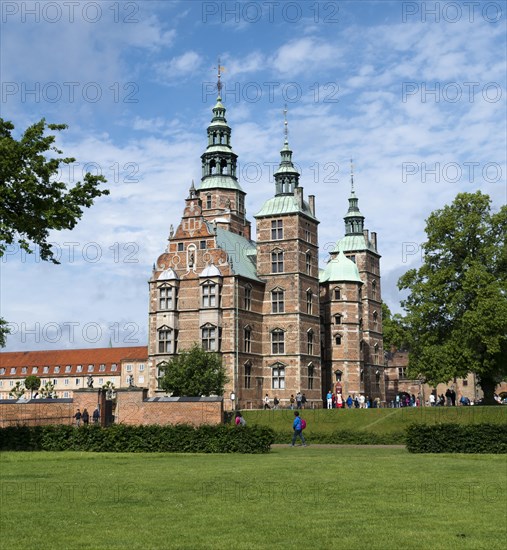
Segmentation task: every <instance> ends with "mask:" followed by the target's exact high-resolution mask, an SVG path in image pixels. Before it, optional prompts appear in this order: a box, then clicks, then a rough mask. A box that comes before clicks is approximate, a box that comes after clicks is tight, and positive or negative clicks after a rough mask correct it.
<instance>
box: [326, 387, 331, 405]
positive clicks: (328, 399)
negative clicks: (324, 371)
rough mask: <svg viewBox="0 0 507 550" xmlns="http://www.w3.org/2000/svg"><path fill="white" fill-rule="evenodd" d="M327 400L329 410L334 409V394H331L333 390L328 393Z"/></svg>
mask: <svg viewBox="0 0 507 550" xmlns="http://www.w3.org/2000/svg"><path fill="white" fill-rule="evenodd" d="M326 400H327V408H328V409H332V408H333V394H332V393H331V390H329V391H328V392H327V395H326Z"/></svg>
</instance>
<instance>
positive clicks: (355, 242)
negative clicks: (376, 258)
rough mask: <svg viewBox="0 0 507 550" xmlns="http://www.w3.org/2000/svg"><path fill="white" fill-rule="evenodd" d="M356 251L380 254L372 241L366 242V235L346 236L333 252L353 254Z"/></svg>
mask: <svg viewBox="0 0 507 550" xmlns="http://www.w3.org/2000/svg"><path fill="white" fill-rule="evenodd" d="M355 250H357V251H359V250H370V251H371V252H375V254H378V252H377V251H376V250H375V248H373V245H372V244H371V241H368V242H366V239H365V238H364V235H346V236H345V237H343V238H342V239H340V240H339V241H338V242H337V243H336V245H335V247H334V249H333V252H353V251H355Z"/></svg>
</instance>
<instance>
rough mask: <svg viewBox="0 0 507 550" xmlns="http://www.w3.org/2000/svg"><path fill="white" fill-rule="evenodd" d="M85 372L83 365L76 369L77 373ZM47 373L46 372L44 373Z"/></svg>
mask: <svg viewBox="0 0 507 550" xmlns="http://www.w3.org/2000/svg"><path fill="white" fill-rule="evenodd" d="M82 371H83V365H78V366H77V367H76V372H82ZM44 372H45V371H44Z"/></svg>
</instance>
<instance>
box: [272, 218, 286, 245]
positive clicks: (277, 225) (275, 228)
mask: <svg viewBox="0 0 507 550" xmlns="http://www.w3.org/2000/svg"><path fill="white" fill-rule="evenodd" d="M280 239H283V220H272V221H271V240H272V241H277V240H280Z"/></svg>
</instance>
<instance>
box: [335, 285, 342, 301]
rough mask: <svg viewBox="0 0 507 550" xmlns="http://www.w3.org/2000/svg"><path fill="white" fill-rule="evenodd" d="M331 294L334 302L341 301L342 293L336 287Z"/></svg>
mask: <svg viewBox="0 0 507 550" xmlns="http://www.w3.org/2000/svg"><path fill="white" fill-rule="evenodd" d="M333 294H334V299H335V300H340V299H341V296H342V293H341V290H340V289H339V288H338V287H336V288H335V289H334V292H333Z"/></svg>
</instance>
